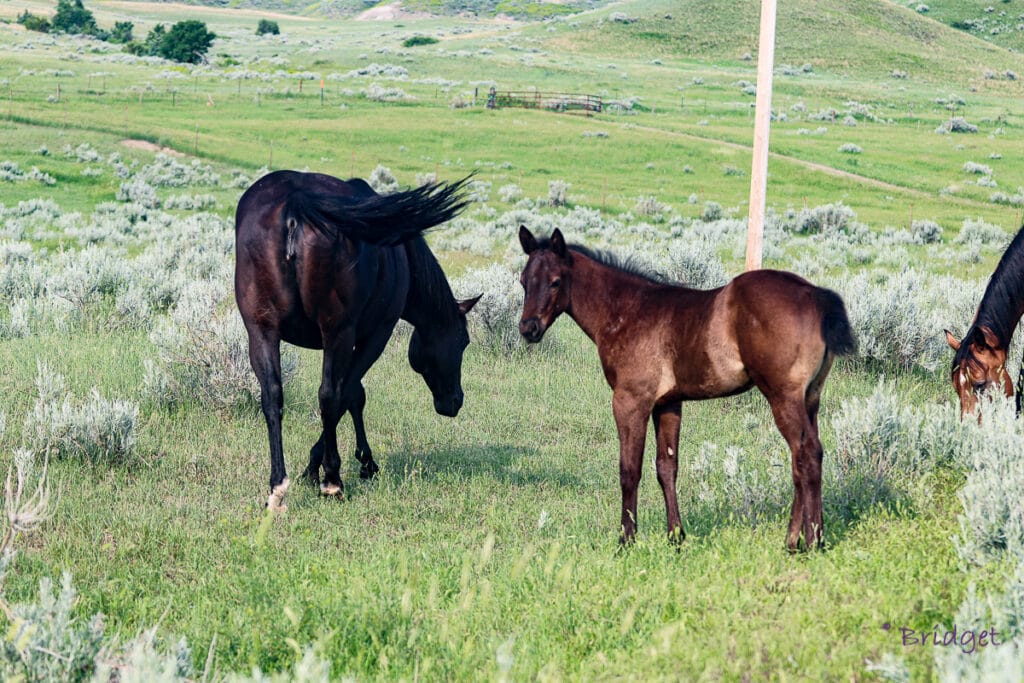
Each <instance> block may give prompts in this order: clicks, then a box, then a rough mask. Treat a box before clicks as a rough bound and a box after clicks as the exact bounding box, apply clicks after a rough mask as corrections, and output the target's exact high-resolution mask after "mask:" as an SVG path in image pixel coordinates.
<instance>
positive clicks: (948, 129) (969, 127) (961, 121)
mask: <svg viewBox="0 0 1024 683" xmlns="http://www.w3.org/2000/svg"><path fill="white" fill-rule="evenodd" d="M935 132H936V133H939V134H940V135H945V134H947V133H977V132H978V127H977V126H975V125H974V124H973V123H968V122H967V120H966V119H965V118H963V117H962V116H954V117H953V118H951V119H949V120H948V121H943V122H942V125H940V126H939V127H938V128H936V129H935Z"/></svg>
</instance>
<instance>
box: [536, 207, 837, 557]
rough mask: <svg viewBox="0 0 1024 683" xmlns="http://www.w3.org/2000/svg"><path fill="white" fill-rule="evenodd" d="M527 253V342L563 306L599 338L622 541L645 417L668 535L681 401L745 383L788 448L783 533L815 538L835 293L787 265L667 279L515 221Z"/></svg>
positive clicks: (810, 543) (808, 540)
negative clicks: (712, 282)
mask: <svg viewBox="0 0 1024 683" xmlns="http://www.w3.org/2000/svg"><path fill="white" fill-rule="evenodd" d="M519 241H520V243H521V245H522V247H523V251H524V252H526V254H527V255H528V256H529V259H528V260H527V263H526V267H525V268H524V270H523V274H522V284H523V288H524V289H525V291H526V299H525V302H524V304H523V316H522V320H521V322H520V323H519V331H520V333H521V334H522V335H523V337H524V338H525V339H526V340H527V341H528V342H531V343H535V342H538V341H540V340H541V338H542V337H543V336H544V332H545V331H546V330H547V329H548V327H550V326H551V324H552V323H553V322H554V321H555V319H556V318H557V317H558V316H559V315H561V314H562V313H567V314H568V315H569V316H570V317H571V318H572V319H573V320H575V321H576V323H577V324H578V325H579V326H580V328H582V330H583V331H584V332H585V333H586V334H587V336H588V337H590V339H591V340H593V341H594V343H595V344H597V351H598V355H599V356H600V358H601V366H602V367H603V369H604V375H605V378H606V379H607V380H608V384H609V385H610V386H611V388H612V411H613V413H614V416H615V424H616V426H617V427H618V432H619V479H620V485H621V488H622V529H621V534H622V535H621V541H622V542H623V543H629V542H630V541H632V539H633V537H634V535H635V534H636V509H637V487H638V485H639V482H640V469H641V464H642V463H643V452H644V441H645V439H646V435H647V421H648V419H651V420H653V421H654V430H655V435H656V438H657V460H656V467H657V473H658V483H659V484H660V485H661V490H662V493H663V494H664V497H665V509H666V513H667V517H668V533H669V536H670V538H672V539H674V540H679V541H681V540H682V539H683V538H684V537H685V534H684V533H683V528H682V522H681V521H680V518H679V505H678V502H677V499H676V472H677V469H678V449H679V424H680V409H681V404H682V402H683V401H694V400H702V399H708V398H717V397H722V396H732V395H735V394H739V393H742V392H744V391H747V390H748V389H750V388H751V387H753V386H756V387H757V388H758V389H760V390H761V393H763V394H764V395H765V397H766V398H767V399H768V403H769V404H770V405H771V409H772V414H773V415H774V417H775V424H776V425H777V426H778V428H779V431H780V432H781V433H782V436H783V437H784V438H785V439H786V442H787V443H788V444H789V448H790V451H791V452H792V472H793V488H794V495H793V508H792V513H791V516H790V521H789V532H788V533H787V535H786V543H787V545H788V547H789V549H790V550H796V549H797V548H798V544H799V540H800V536H801V532H802V533H803V539H804V544H805V547H807V548H811V547H822V546H823V543H824V541H823V525H822V511H821V461H822V447H821V441H819V439H818V406H819V403H820V400H821V391H822V386H823V385H824V383H825V378H826V377H827V376H828V373H829V370H830V368H831V367H832V361H833V360H834V358H835V357H836V356H841V355H847V354H851V353H853V352H854V351H855V349H856V341H855V340H854V336H853V332H852V330H851V328H850V324H849V321H848V319H847V316H846V308H845V306H844V305H843V302H842V299H840V298H839V296H838V295H837V294H836V293H835V292H831V291H829V290H827V289H822V288H820V287H816V286H814V285H812V284H811V283H809V282H807V281H806V280H804V279H802V278H800V277H798V276H796V275H794V274H792V273H785V272H780V271H773V270H759V271H753V272H749V273H744V274H743V275H740V276H738V277H736V278H735V279H734V280H733V281H732V282H730V283H729V284H728V285H726V286H725V287H721V288H719V289H713V290H709V291H703V290H696V289H689V288H687V287H684V286H681V285H677V284H666V283H663V282H660V281H657V280H656V279H655V278H652V277H650V276H647V275H645V274H643V273H641V272H639V271H638V270H637V269H635V268H630V267H629V266H628V265H623V264H622V263H621V262H619V261H617V260H616V259H615V258H614V257H612V256H610V255H607V254H599V253H596V252H593V251H591V250H589V249H587V248H585V247H581V246H577V245H567V244H566V243H565V239H564V238H563V236H562V233H561V232H560V231H559V230H555V231H554V233H553V234H552V235H551V237H550V239H541V240H538V239H537V238H536V237H534V235H533V234H532V233H531V232H530V231H529V230H527V229H526V227H525V226H521V227H520V228H519Z"/></svg>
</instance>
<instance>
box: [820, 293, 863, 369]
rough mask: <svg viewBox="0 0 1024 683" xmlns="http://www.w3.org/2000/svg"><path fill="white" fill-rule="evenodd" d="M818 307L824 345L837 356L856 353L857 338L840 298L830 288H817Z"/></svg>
mask: <svg viewBox="0 0 1024 683" xmlns="http://www.w3.org/2000/svg"><path fill="white" fill-rule="evenodd" d="M817 294H818V308H819V310H820V311H821V336H822V337H824V338H825V346H827V347H828V350H829V351H831V352H832V353H834V354H835V355H837V356H849V355H852V354H854V353H857V339H856V337H854V335H853V328H852V327H850V319H849V318H848V317H847V315H846V305H845V304H844V303H843V300H842V298H841V297H840V296H839V295H838V294H836V293H835V292H833V291H832V290H831V289H824V288H821V287H819V288H818V292H817Z"/></svg>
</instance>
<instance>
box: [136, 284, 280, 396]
mask: <svg viewBox="0 0 1024 683" xmlns="http://www.w3.org/2000/svg"><path fill="white" fill-rule="evenodd" d="M149 339H150V342H152V344H153V346H154V347H155V349H156V357H155V358H154V359H152V363H151V365H150V366H148V367H147V373H146V375H145V377H144V379H145V385H146V388H147V393H148V395H149V396H150V398H152V399H153V400H155V401H156V402H157V403H158V404H161V405H173V404H179V403H184V402H196V403H199V404H206V405H212V406H214V407H216V408H230V407H233V406H239V405H244V404H247V403H253V402H254V401H258V399H259V395H260V390H259V384H258V383H257V381H256V376H255V374H254V373H253V371H252V368H251V366H250V364H249V339H248V335H247V334H246V332H245V326H244V325H243V324H242V319H241V317H240V316H239V315H238V311H237V309H236V308H235V307H234V305H233V303H232V302H230V301H228V297H227V292H226V285H224V284H221V283H209V282H195V283H190V284H189V285H187V286H186V287H185V288H184V289H183V291H182V294H181V297H180V298H179V300H178V302H177V303H176V304H175V305H174V307H173V308H172V309H171V310H170V312H169V313H168V315H167V316H165V317H162V318H160V319H159V320H158V321H157V324H156V326H155V327H154V329H153V331H152V333H151V334H150V336H149ZM297 367H298V355H297V353H296V352H295V351H293V350H292V349H291V347H289V346H287V345H282V354H281V373H282V384H284V383H287V382H288V381H289V380H290V379H291V377H292V375H294V373H295V370H296V369H297Z"/></svg>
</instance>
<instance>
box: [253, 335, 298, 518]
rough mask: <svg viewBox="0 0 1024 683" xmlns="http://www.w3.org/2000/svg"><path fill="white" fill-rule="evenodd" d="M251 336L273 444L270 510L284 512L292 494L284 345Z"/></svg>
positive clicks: (270, 337) (273, 338)
mask: <svg viewBox="0 0 1024 683" xmlns="http://www.w3.org/2000/svg"><path fill="white" fill-rule="evenodd" d="M246 331H247V332H248V334H249V363H250V364H251V365H252V369H253V372H255V373H256V379H257V381H259V383H260V407H261V408H262V409H263V417H264V419H265V420H266V422H267V438H268V440H269V441H270V496H269V497H268V498H267V507H268V508H269V509H271V510H276V511H279V512H284V511H285V509H287V506H285V504H284V497H285V494H286V493H287V492H288V483H289V482H288V474H287V472H286V470H285V464H284V446H283V444H282V439H281V418H282V416H283V413H284V391H283V389H282V387H281V342H280V340H279V339H278V338H277V336H276V335H274V334H272V333H270V332H267V331H264V330H259V329H256V328H254V327H247V328H246Z"/></svg>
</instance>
